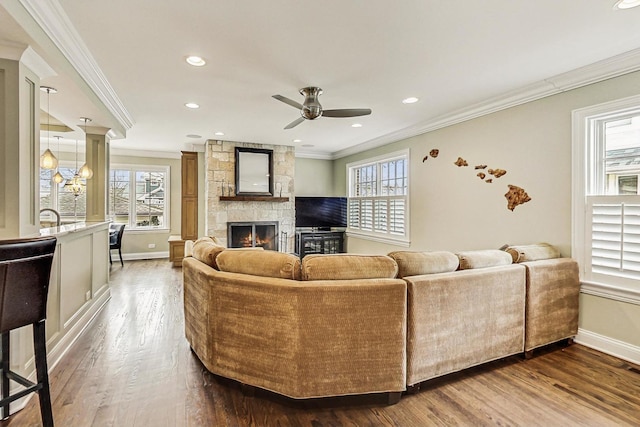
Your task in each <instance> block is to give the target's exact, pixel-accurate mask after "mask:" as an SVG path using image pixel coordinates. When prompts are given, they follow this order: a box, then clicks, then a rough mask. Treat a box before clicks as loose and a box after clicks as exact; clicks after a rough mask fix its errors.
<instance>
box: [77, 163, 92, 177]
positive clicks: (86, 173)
mask: <svg viewBox="0 0 640 427" xmlns="http://www.w3.org/2000/svg"><path fill="white" fill-rule="evenodd" d="M78 174H79V175H80V177H81V178H84V179H90V178H91V177H92V176H93V171H92V170H91V168H90V167H89V166H87V164H86V163H85V164H84V165H82V167H81V168H80V170H79V171H78Z"/></svg>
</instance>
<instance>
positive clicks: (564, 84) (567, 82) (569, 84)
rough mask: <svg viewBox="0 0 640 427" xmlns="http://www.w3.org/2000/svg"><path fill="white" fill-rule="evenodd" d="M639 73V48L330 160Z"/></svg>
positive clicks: (374, 140)
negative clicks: (635, 72) (625, 75)
mask: <svg viewBox="0 0 640 427" xmlns="http://www.w3.org/2000/svg"><path fill="white" fill-rule="evenodd" d="M638 70H640V49H634V50H631V51H629V52H625V53H623V54H620V55H616V56H612V57H611V58H608V59H604V60H602V61H598V62H594V63H593V64H590V65H586V66H584V67H580V68H577V69H575V70H572V71H568V72H566V73H562V74H558V75H556V76H553V77H551V78H548V79H545V80H542V81H539V82H536V83H533V84H531V85H527V86H524V87H522V88H519V89H516V90H513V91H509V92H506V93H503V94H501V95H499V96H496V97H493V98H489V99H487V100H485V101H483V102H480V103H477V104H474V105H471V106H469V107H465V108H462V109H459V110H454V111H451V112H449V113H447V114H444V115H442V116H439V117H436V118H433V119H430V120H426V121H424V122H422V123H419V124H417V125H415V126H411V127H407V128H404V129H400V130H398V131H396V132H392V133H388V134H386V135H382V136H380V137H377V138H374V139H371V140H369V141H366V142H363V143H362V144H358V145H355V146H353V147H349V148H345V149H344V150H339V151H336V152H334V153H332V154H331V158H332V159H334V160H335V159H339V158H342V157H346V156H350V155H352V154H357V153H360V152H362V151H365V150H370V149H372V148H377V147H380V146H382V145H386V144H390V143H392V142H397V141H400V140H403V139H407V138H411V137H414V136H417V135H421V134H424V133H427V132H431V131H434V130H437V129H441V128H444V127H447V126H451V125H455V124H458V123H462V122H465V121H467V120H471V119H475V118H478V117H481V116H485V115H487V114H491V113H495V112H497V111H500V110H505V109H507V108H511V107H515V106H517V105H521V104H526V103H527V102H531V101H536V100H538V99H542V98H546V97H548V96H552V95H556V94H558V93H562V92H566V91H568V90H572V89H577V88H579V87H583V86H588V85H590V84H593V83H597V82H600V81H603V80H607V79H610V78H613V77H618V76H621V75H624V74H628V73H632V72H634V71H638Z"/></svg>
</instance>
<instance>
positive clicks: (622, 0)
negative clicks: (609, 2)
mask: <svg viewBox="0 0 640 427" xmlns="http://www.w3.org/2000/svg"><path fill="white" fill-rule="evenodd" d="M636 6H640V0H618V2H617V3H616V5H615V6H614V7H613V8H614V9H631V8H632V7H636Z"/></svg>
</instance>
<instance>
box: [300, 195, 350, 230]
mask: <svg viewBox="0 0 640 427" xmlns="http://www.w3.org/2000/svg"><path fill="white" fill-rule="evenodd" d="M346 226H347V198H346V197H296V227H314V228H332V227H346Z"/></svg>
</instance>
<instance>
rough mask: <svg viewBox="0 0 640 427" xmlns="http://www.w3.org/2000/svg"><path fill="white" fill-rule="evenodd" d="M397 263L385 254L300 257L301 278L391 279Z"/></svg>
mask: <svg viewBox="0 0 640 427" xmlns="http://www.w3.org/2000/svg"><path fill="white" fill-rule="evenodd" d="M397 274H398V264H396V262H395V261H394V260H393V258H391V257H388V256H386V255H358V254H331V255H320V254H312V255H307V256H305V257H304V258H303V259H302V280H351V279H393V278H395V277H396V275H397Z"/></svg>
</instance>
